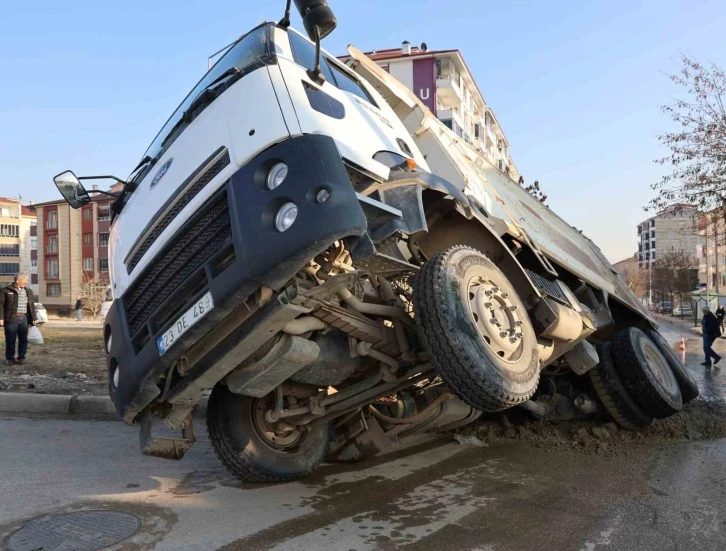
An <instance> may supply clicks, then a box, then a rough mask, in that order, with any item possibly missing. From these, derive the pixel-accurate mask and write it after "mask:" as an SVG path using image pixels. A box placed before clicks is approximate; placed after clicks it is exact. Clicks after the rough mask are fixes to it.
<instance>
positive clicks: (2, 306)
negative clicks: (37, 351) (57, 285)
mask: <svg viewBox="0 0 726 551" xmlns="http://www.w3.org/2000/svg"><path fill="white" fill-rule="evenodd" d="M27 284H28V276H26V275H25V274H20V273H18V274H15V277H14V278H13V282H12V283H11V284H10V285H8V286H7V287H5V288H4V289H2V293H0V327H3V328H4V330H5V360H6V361H7V364H8V365H16V364H17V365H23V364H24V363H25V354H26V352H27V351H28V326H33V325H35V320H36V317H35V298H34V297H33V291H31V290H30V289H29V288H28V287H26V285H27ZM15 341H17V343H18V345H17V346H18V357H17V359H15Z"/></svg>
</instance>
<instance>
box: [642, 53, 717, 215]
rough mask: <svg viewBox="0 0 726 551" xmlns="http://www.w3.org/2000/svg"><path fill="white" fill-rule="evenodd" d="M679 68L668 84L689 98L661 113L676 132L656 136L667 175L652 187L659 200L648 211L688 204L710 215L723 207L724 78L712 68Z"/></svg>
mask: <svg viewBox="0 0 726 551" xmlns="http://www.w3.org/2000/svg"><path fill="white" fill-rule="evenodd" d="M681 62H682V67H681V70H680V72H679V73H678V74H676V75H671V77H670V78H671V80H672V81H673V82H674V83H675V84H676V85H677V86H679V87H680V88H682V89H685V91H686V93H687V95H688V98H687V99H678V100H676V101H675V103H674V104H672V105H665V106H663V107H662V111H663V112H664V113H665V114H666V115H668V116H669V117H670V119H671V120H672V121H673V122H674V123H675V124H676V126H677V130H676V131H674V132H666V133H665V134H661V135H659V136H658V140H659V141H660V142H661V144H663V145H665V146H666V147H667V148H668V149H669V150H670V152H669V154H668V155H667V156H665V157H663V158H661V159H658V160H656V162H657V163H659V164H661V165H664V166H668V167H670V173H669V174H667V175H665V176H663V178H661V180H660V181H659V182H657V183H655V184H653V185H652V186H651V187H652V188H653V189H654V190H655V191H657V192H658V195H657V196H656V197H655V198H654V199H653V200H652V201H651V202H650V203H649V205H648V207H647V208H648V209H653V210H660V209H662V208H664V207H666V206H668V205H671V204H673V203H689V204H692V205H696V206H698V207H699V208H700V209H701V210H710V209H712V208H714V207H720V206H722V205H723V204H724V202H725V201H726V108H725V105H724V104H725V103H726V74H725V73H724V71H723V70H722V69H721V68H719V67H718V66H716V65H714V64H713V63H711V64H709V65H701V64H700V63H698V62H697V61H695V60H693V59H690V58H689V57H686V56H683V57H682V58H681Z"/></svg>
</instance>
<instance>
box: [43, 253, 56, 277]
mask: <svg viewBox="0 0 726 551" xmlns="http://www.w3.org/2000/svg"><path fill="white" fill-rule="evenodd" d="M45 275H46V277H47V278H48V279H58V259H57V258H49V259H48V261H47V262H46V265H45Z"/></svg>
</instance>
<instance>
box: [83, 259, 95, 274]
mask: <svg viewBox="0 0 726 551" xmlns="http://www.w3.org/2000/svg"><path fill="white" fill-rule="evenodd" d="M83 271H84V272H92V271H93V259H92V258H84V259H83Z"/></svg>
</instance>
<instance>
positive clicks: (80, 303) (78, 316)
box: [76, 297, 83, 321]
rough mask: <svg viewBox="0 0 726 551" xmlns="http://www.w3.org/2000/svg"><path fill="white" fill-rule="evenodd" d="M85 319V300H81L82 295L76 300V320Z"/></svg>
mask: <svg viewBox="0 0 726 551" xmlns="http://www.w3.org/2000/svg"><path fill="white" fill-rule="evenodd" d="M82 320H83V301H82V300H81V297H78V300H76V321H82Z"/></svg>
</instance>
